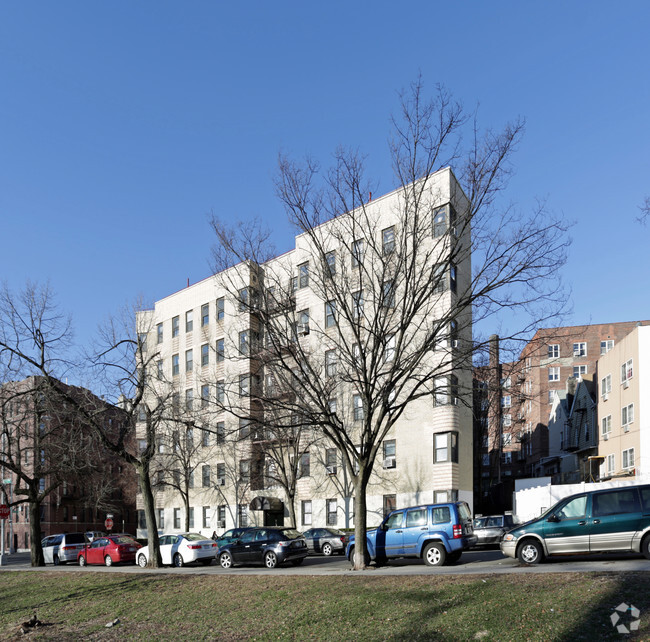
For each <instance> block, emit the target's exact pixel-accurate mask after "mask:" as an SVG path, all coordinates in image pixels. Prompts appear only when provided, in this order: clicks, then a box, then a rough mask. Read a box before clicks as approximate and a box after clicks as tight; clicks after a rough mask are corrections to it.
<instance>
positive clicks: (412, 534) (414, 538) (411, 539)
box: [402, 508, 429, 555]
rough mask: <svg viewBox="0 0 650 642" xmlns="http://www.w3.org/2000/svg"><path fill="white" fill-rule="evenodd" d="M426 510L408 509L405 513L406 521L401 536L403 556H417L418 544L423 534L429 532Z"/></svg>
mask: <svg viewBox="0 0 650 642" xmlns="http://www.w3.org/2000/svg"><path fill="white" fill-rule="evenodd" d="M428 522H429V520H428V517H427V509H426V508H409V509H408V510H407V511H406V521H405V523H404V529H403V530H404V532H403V534H402V549H403V553H404V555H418V554H419V552H420V549H419V546H418V543H419V541H420V538H421V536H422V535H423V533H424V532H426V531H428V530H429V526H428Z"/></svg>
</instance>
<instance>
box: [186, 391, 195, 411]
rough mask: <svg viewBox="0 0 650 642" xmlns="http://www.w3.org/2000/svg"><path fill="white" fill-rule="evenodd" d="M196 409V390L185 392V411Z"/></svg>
mask: <svg viewBox="0 0 650 642" xmlns="http://www.w3.org/2000/svg"><path fill="white" fill-rule="evenodd" d="M193 407H194V390H192V389H191V388H188V389H187V390H186V391H185V410H192V409H193Z"/></svg>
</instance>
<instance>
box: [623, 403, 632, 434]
mask: <svg viewBox="0 0 650 642" xmlns="http://www.w3.org/2000/svg"><path fill="white" fill-rule="evenodd" d="M632 423H634V404H633V403H630V404H628V405H627V406H623V407H622V408H621V428H622V429H623V431H624V432H627V431H628V430H629V428H628V426H629V425H630V424H632Z"/></svg>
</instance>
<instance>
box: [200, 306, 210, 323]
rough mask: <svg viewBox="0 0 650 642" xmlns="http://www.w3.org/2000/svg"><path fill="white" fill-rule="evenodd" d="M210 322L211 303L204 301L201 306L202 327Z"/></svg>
mask: <svg viewBox="0 0 650 642" xmlns="http://www.w3.org/2000/svg"><path fill="white" fill-rule="evenodd" d="M209 323H210V304H208V303H204V304H203V305H202V306H201V327H202V328H205V326H206V325H209Z"/></svg>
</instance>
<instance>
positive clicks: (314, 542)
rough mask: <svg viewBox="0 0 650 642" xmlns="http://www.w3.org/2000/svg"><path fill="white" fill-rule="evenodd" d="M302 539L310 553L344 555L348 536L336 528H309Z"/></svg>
mask: <svg viewBox="0 0 650 642" xmlns="http://www.w3.org/2000/svg"><path fill="white" fill-rule="evenodd" d="M303 537H304V538H305V540H306V542H307V548H308V549H309V552H310V553H322V554H323V555H331V554H332V553H339V554H341V555H345V547H346V546H347V545H348V536H347V535H346V534H345V533H344V532H343V531H339V530H337V529H336V528H310V529H309V530H308V531H305V532H304V533H303Z"/></svg>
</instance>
